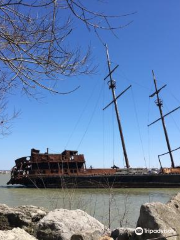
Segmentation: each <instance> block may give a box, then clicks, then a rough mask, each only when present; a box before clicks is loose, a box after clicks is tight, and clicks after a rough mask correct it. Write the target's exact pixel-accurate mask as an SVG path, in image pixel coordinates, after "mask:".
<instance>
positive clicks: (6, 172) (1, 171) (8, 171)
mask: <svg viewBox="0 0 180 240" xmlns="http://www.w3.org/2000/svg"><path fill="white" fill-rule="evenodd" d="M8 173H10V170H0V174H8Z"/></svg>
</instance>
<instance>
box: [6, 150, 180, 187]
mask: <svg viewBox="0 0 180 240" xmlns="http://www.w3.org/2000/svg"><path fill="white" fill-rule="evenodd" d="M7 184H8V185H10V184H12V185H14V184H19V185H23V186H25V187H34V188H35V187H36V188H110V187H113V188H131V187H132V188H134V187H136V188H147V187H149V188H168V187H169V188H170V187H173V188H174V187H180V168H174V169H173V168H164V169H161V170H158V169H146V168H124V169H119V168H117V167H115V166H114V167H113V168H109V169H108V168H104V169H95V168H86V165H85V158H84V155H83V154H78V152H77V151H70V150H65V151H64V152H62V153H61V154H49V153H48V151H47V152H46V153H40V152H39V150H35V149H32V150H31V156H30V157H23V158H19V159H17V160H16V161H15V166H14V167H13V169H12V171H11V179H10V180H9V182H8V183H7Z"/></svg>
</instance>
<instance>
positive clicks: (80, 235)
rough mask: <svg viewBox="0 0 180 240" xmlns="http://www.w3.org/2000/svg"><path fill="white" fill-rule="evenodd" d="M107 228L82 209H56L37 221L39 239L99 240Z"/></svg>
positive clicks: (105, 233) (106, 231)
mask: <svg viewBox="0 0 180 240" xmlns="http://www.w3.org/2000/svg"><path fill="white" fill-rule="evenodd" d="M108 233H109V230H108V229H107V228H106V227H105V226H104V225H103V224H102V223H100V222H99V221H98V220H96V219H95V218H93V217H91V216H90V215H88V214H87V213H86V212H84V211H82V210H79V209H78V210H67V209H56V210H54V211H51V212H49V213H48V214H47V215H46V216H45V217H44V218H43V219H41V220H40V222H39V223H38V228H37V238H38V239H39V240H99V238H100V237H102V236H105V235H108Z"/></svg>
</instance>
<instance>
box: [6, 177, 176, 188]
mask: <svg viewBox="0 0 180 240" xmlns="http://www.w3.org/2000/svg"><path fill="white" fill-rule="evenodd" d="M9 184H20V185H23V186H25V187H31V188H35V187H37V188H112V187H113V188H176V187H177V188H179V187H180V174H175V175H172V174H170V175H167V174H158V175H140V174H139V175H134V176H133V175H132V176H130V175H123V176H116V175H110V176H104V175H100V176H58V175H57V176H41V175H39V176H38V175H36V176H29V177H28V178H27V177H23V178H21V179H16V180H11V181H10V182H9Z"/></svg>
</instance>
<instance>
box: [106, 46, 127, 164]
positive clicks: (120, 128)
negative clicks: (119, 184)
mask: <svg viewBox="0 0 180 240" xmlns="http://www.w3.org/2000/svg"><path fill="white" fill-rule="evenodd" d="M105 47H106V55H107V63H108V70H109V74H108V76H107V77H109V78H110V81H109V82H108V84H109V89H111V91H112V96H113V101H112V102H111V103H114V107H115V112H116V118H117V122H118V128H119V133H120V138H121V143H122V148H123V154H124V158H125V162H126V167H127V168H130V165H129V160H128V155H127V151H126V145H125V141H124V136H123V131H122V126H121V121H120V116H119V111H118V106H117V101H116V100H117V98H118V97H120V95H122V94H123V93H124V92H125V91H126V90H127V89H129V87H128V88H127V89H126V90H125V91H123V92H122V93H121V94H120V95H118V96H117V97H116V93H115V88H116V81H115V80H113V79H112V72H113V71H114V70H115V69H116V68H117V67H118V66H116V67H115V68H114V69H113V70H112V71H111V62H110V58H109V52H108V47H107V44H106V45H105ZM107 77H106V78H107ZM106 78H105V79H106ZM111 103H110V104H111ZM110 104H109V105H110ZM109 105H108V106H109ZM108 106H107V107H108ZM104 109H105V108H104ZM104 109H103V110H104Z"/></svg>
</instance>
